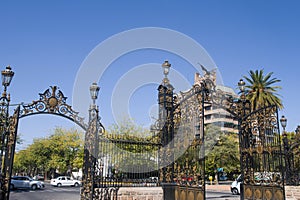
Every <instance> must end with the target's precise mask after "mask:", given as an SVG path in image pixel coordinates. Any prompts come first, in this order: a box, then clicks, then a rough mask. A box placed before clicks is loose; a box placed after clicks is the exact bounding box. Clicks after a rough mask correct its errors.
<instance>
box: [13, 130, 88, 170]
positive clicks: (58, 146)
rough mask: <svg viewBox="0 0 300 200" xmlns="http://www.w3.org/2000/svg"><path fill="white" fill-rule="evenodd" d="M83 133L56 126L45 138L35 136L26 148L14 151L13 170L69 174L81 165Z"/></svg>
mask: <svg viewBox="0 0 300 200" xmlns="http://www.w3.org/2000/svg"><path fill="white" fill-rule="evenodd" d="M83 148H84V147H83V135H82V134H81V133H80V132H78V131H77V130H73V129H71V130H65V129H62V128H56V129H55V130H54V133H53V134H52V135H50V136H48V137H45V138H35V139H34V140H33V143H32V144H31V145H29V146H28V147H27V148H26V149H24V150H21V151H19V152H17V153H16V155H15V159H14V172H15V173H18V172H19V173H21V172H23V173H26V174H28V175H35V174H37V173H40V172H47V171H53V172H54V171H56V170H59V172H60V173H63V174H66V173H69V174H71V172H72V170H73V169H80V168H82V165H83Z"/></svg>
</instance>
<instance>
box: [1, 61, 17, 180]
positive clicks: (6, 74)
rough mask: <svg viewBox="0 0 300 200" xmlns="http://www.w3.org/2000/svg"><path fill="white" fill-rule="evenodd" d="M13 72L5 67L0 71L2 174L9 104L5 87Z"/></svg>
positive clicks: (8, 67)
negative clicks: (0, 79) (0, 88)
mask: <svg viewBox="0 0 300 200" xmlns="http://www.w3.org/2000/svg"><path fill="white" fill-rule="evenodd" d="M14 74H15V73H14V72H13V71H12V70H11V67H10V66H7V67H6V69H5V70H2V71H1V75H2V77H1V78H2V85H3V87H4V91H3V93H2V97H1V98H0V102H1V105H0V115H1V116H0V117H1V122H0V125H1V127H2V133H1V152H0V170H1V171H0V173H1V174H2V172H3V168H2V160H3V158H2V157H3V151H4V150H5V148H6V142H5V141H6V140H5V139H6V136H7V131H8V128H7V126H8V117H9V116H8V115H9V113H8V111H9V110H8V108H9V102H10V97H9V95H8V96H7V94H6V91H7V87H8V86H9V85H10V82H11V80H12V78H13V76H14Z"/></svg>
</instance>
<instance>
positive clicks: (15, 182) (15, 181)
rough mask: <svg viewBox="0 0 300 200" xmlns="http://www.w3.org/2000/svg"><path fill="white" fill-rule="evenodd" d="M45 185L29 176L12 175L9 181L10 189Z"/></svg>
mask: <svg viewBox="0 0 300 200" xmlns="http://www.w3.org/2000/svg"><path fill="white" fill-rule="evenodd" d="M44 187H45V184H44V182H42V181H36V180H33V179H32V178H30V177H29V176H13V177H11V181H10V189H11V190H13V189H16V188H23V189H32V190H35V189H42V188H44Z"/></svg>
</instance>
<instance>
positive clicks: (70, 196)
mask: <svg viewBox="0 0 300 200" xmlns="http://www.w3.org/2000/svg"><path fill="white" fill-rule="evenodd" d="M79 199H80V188H79V187H52V186H51V185H48V184H46V187H45V188H44V189H42V190H35V191H32V190H15V191H12V192H11V194H10V200H79ZM206 199H208V200H239V199H240V197H239V196H238V195H232V194H231V192H230V191H216V190H207V191H206Z"/></svg>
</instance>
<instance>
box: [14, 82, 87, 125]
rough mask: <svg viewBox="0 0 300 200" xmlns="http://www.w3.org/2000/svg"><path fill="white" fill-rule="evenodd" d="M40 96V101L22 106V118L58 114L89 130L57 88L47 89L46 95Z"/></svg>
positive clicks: (41, 94)
mask: <svg viewBox="0 0 300 200" xmlns="http://www.w3.org/2000/svg"><path fill="white" fill-rule="evenodd" d="M39 96H40V99H39V100H37V101H33V102H32V103H31V104H26V105H22V109H21V111H20V118H22V117H25V116H28V115H34V114H42V113H48V114H56V115H60V116H62V117H66V118H68V119H70V120H72V121H74V122H75V123H76V124H78V125H79V126H80V127H82V128H83V129H84V130H86V129H87V124H85V122H84V118H83V117H80V116H79V115H78V114H79V113H78V112H76V111H74V110H73V109H72V106H70V105H68V104H67V103H66V100H67V97H65V95H64V94H63V93H62V91H61V90H59V89H58V87H57V86H50V89H47V90H46V91H45V92H44V93H39Z"/></svg>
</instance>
